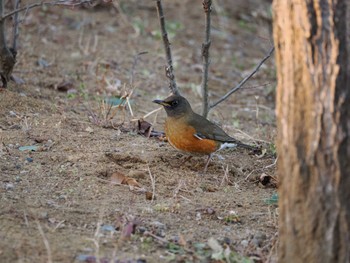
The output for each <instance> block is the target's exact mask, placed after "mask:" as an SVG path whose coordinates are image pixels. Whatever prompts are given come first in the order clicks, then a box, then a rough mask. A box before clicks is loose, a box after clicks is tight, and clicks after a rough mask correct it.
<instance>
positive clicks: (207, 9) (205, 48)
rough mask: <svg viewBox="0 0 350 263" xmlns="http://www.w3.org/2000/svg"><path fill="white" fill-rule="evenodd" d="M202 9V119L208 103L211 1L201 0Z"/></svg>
mask: <svg viewBox="0 0 350 263" xmlns="http://www.w3.org/2000/svg"><path fill="white" fill-rule="evenodd" d="M202 4H203V9H204V13H205V41H204V43H203V44H202V58H203V76H202V95H203V111H202V115H203V117H204V118H206V117H207V116H208V112H209V109H208V107H209V101H208V70H209V64H210V61H209V48H210V43H211V41H210V24H211V21H210V14H211V0H203V3H202Z"/></svg>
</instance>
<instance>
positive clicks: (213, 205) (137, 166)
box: [0, 1, 277, 262]
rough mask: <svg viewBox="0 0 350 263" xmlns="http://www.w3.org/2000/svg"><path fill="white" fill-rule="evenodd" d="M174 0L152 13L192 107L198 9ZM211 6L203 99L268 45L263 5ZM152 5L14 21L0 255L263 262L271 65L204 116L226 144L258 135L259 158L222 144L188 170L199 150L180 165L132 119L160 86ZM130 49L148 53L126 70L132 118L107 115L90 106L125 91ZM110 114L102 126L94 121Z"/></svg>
mask: <svg viewBox="0 0 350 263" xmlns="http://www.w3.org/2000/svg"><path fill="white" fill-rule="evenodd" d="M181 3H183V1H165V2H164V6H165V7H166V9H165V12H166V15H167V18H168V20H167V21H168V24H169V33H170V36H171V37H172V48H173V54H174V60H175V64H176V74H177V79H178V82H179V86H180V87H181V90H182V92H183V93H184V94H185V95H186V96H187V97H188V98H189V100H190V101H191V102H192V105H193V107H194V108H195V109H196V110H197V111H200V97H199V93H198V88H197V86H198V84H199V83H200V78H201V73H200V66H201V58H200V46H201V42H202V35H203V33H202V32H203V29H202V28H203V23H202V22H203V17H202V13H201V12H202V10H201V6H200V5H199V6H197V4H195V3H193V2H192V1H187V2H186V5H184V4H181ZM219 3H220V4H221V5H217V6H215V12H214V16H213V28H214V29H213V43H212V47H211V48H212V49H211V56H212V57H211V68H210V82H209V84H210V87H211V99H212V100H215V99H217V98H218V97H219V96H220V95H222V94H224V93H225V91H226V90H228V89H229V88H230V87H232V86H234V85H235V83H237V82H238V81H239V80H240V79H241V78H242V76H245V75H246V74H247V73H248V72H249V71H250V70H252V68H253V67H254V65H255V64H256V63H257V62H258V61H259V60H260V59H261V58H262V57H263V56H264V55H265V53H266V51H267V50H268V49H269V45H270V43H269V41H268V40H266V39H269V37H270V36H269V32H268V25H267V24H266V23H265V22H264V19H262V18H261V17H263V18H264V17H266V16H267V17H268V15H265V14H266V13H267V14H268V10H269V6H268V4H262V3H260V2H259V4H257V3H255V4H256V5H254V1H248V2H246V3H243V2H242V3H241V4H238V6H237V9H235V8H233V7H230V6H228V5H227V6H226V7H225V2H224V1H223V2H222V3H221V2H219ZM153 4H154V3H153V2H150V3H146V2H145V3H142V4H140V3H139V2H138V1H135V2H131V3H129V2H125V3H122V4H121V5H120V6H119V8H120V9H119V12H117V11H115V10H114V9H112V10H111V9H110V8H100V9H97V10H96V9H93V10H86V9H76V10H66V9H65V10H63V9H56V8H52V9H41V10H35V11H33V12H30V13H29V14H28V16H27V17H26V19H25V21H24V23H23V25H22V27H21V35H20V49H19V51H20V53H19V58H18V65H17V67H16V72H15V74H16V75H17V76H19V77H20V78H22V79H23V80H24V81H25V84H22V85H15V84H13V83H12V84H10V87H9V88H8V89H7V90H4V91H1V92H0V101H1V104H0V129H1V130H0V131H1V133H0V136H1V145H0V169H1V179H0V184H1V185H0V186H1V187H0V194H1V202H0V226H1V227H0V261H1V262H17V261H18V262H47V261H48V259H51V260H52V261H53V262H94V260H95V261H97V259H98V258H104V259H106V258H109V259H111V258H115V259H118V260H120V262H128V261H127V260H130V261H129V262H133V261H134V262H136V261H137V260H139V262H142V260H146V261H147V262H155V261H161V262H163V261H166V260H168V261H171V260H173V261H197V262H199V261H200V262H205V261H210V259H211V257H212V256H214V257H215V256H216V257H217V258H222V259H223V258H224V255H225V253H224V252H221V250H220V249H225V251H229V250H230V251H231V253H228V252H227V255H229V257H230V258H231V259H234V260H236V261H238V262H247V260H249V258H250V259H251V260H254V261H258V262H259V261H262V262H265V261H267V260H273V258H274V255H275V251H274V250H273V249H272V248H274V247H275V242H276V224H277V218H276V217H277V215H276V207H275V206H274V205H271V203H273V202H272V201H271V200H269V199H271V196H273V194H274V193H275V189H274V188H273V187H269V186H267V187H265V186H262V185H261V184H259V182H258V178H259V177H260V175H262V174H263V173H265V174H267V175H271V176H273V175H274V173H275V171H274V166H273V165H271V164H273V163H274V158H273V155H271V149H272V148H271V145H269V144H268V142H273V139H274V136H275V127H274V112H273V105H272V103H271V98H273V88H274V84H275V83H274V82H275V80H274V68H273V63H272V62H269V63H267V64H266V65H264V66H263V69H262V70H261V71H260V72H259V73H258V77H256V78H254V79H252V80H251V82H250V83H249V84H248V86H250V88H247V89H244V90H242V91H241V92H239V93H236V94H237V95H236V94H235V95H234V96H233V97H231V98H230V99H229V100H228V101H226V102H224V103H222V104H220V106H218V107H217V108H215V109H214V110H213V111H212V112H211V115H210V119H211V120H213V121H215V122H217V123H219V124H220V125H222V127H223V128H224V129H225V130H226V131H227V132H228V133H229V134H231V135H233V136H235V137H237V138H238V139H241V140H243V141H245V142H253V141H258V142H265V143H262V145H263V148H264V149H267V153H266V154H265V155H264V156H256V155H251V154H250V153H249V152H247V151H245V150H240V149H234V150H227V151H222V152H220V153H219V155H217V156H216V157H215V158H214V159H213V161H212V162H211V164H210V165H209V169H208V172H207V174H205V175H204V176H201V175H200V172H201V171H202V169H203V167H204V162H205V158H204V157H203V158H201V157H194V158H192V159H191V160H190V161H188V162H185V163H184V164H182V163H183V159H182V155H181V154H180V153H178V152H177V151H176V150H174V149H173V148H171V147H170V146H169V145H168V144H167V143H166V142H164V141H163V140H162V139H161V138H146V137H144V136H142V135H139V134H138V133H137V131H138V129H137V121H135V120H137V119H139V118H141V117H142V116H144V115H145V114H147V113H148V112H150V111H152V110H154V109H156V108H157V106H156V105H154V104H153V103H152V102H151V101H152V99H154V98H157V97H158V98H163V97H165V96H167V94H168V92H169V91H168V89H167V88H166V86H167V81H166V79H165V77H164V59H163V56H164V55H163V49H162V48H163V46H162V43H161V41H160V39H159V28H158V21H157V19H156V12H155V9H154V6H153ZM252 7H254V9H252ZM238 8H241V9H238ZM242 8H244V9H242ZM120 10H123V13H120ZM239 10H247V13H246V14H245V15H242V14H241V13H240V11H239ZM264 38H265V39H264ZM89 43H90V44H89ZM141 51H148V54H145V55H142V56H140V58H139V60H138V62H137V64H136V67H135V71H134V74H133V79H134V82H133V86H134V87H135V89H134V91H133V94H132V97H131V107H132V110H133V114H134V116H131V115H130V112H129V110H127V109H117V110H114V109H113V110H112V113H111V114H109V116H110V117H113V118H112V119H111V120H106V118H105V117H103V116H104V113H105V112H106V111H105V109H106V107H107V106H106V105H105V104H103V103H102V102H101V101H103V99H104V98H106V97H110V98H112V99H113V100H114V101H115V100H118V99H116V98H117V97H118V96H121V95H123V94H124V92H130V91H131V87H130V82H129V79H130V75H131V69H132V64H133V61H134V56H135V55H136V54H137V53H139V52H141ZM266 83H268V84H266ZM262 84H266V85H264V86H261V85H262ZM67 90H68V91H67ZM94 114H95V115H94ZM155 115H156V114H153V115H151V116H150V117H147V118H146V120H147V121H149V122H151V123H154V124H155V129H156V130H158V131H160V130H162V123H163V122H164V117H165V114H164V112H163V111H160V112H159V113H158V116H157V117H155ZM89 116H90V118H89ZM91 116H94V117H91ZM110 123H113V124H114V127H113V128H111V127H109V128H106V127H104V126H110V125H109V124H110ZM104 124H108V125H104ZM23 146H31V147H33V146H34V148H35V151H30V149H33V148H29V149H28V148H27V149H26V148H21V147H23ZM114 172H118V173H119V174H123V175H126V176H129V177H130V178H133V179H135V180H136V181H137V182H138V183H139V184H141V186H142V187H143V188H144V189H145V191H148V192H154V193H155V196H156V199H155V200H153V201H152V200H149V199H150V198H149V196H148V198H146V196H145V193H144V191H140V190H139V189H138V188H136V187H133V186H131V187H130V186H128V185H115V184H113V183H115V182H116V180H117V181H118V178H117V177H116V175H113V176H112V174H113V173H114ZM131 233H133V234H131ZM208 240H209V244H208ZM215 240H216V241H218V244H217V243H216V241H215ZM215 249H216V250H217V251H215ZM227 257H228V256H227ZM89 260H90V261H89ZM244 260H246V261H244Z"/></svg>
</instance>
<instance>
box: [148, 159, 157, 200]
mask: <svg viewBox="0 0 350 263" xmlns="http://www.w3.org/2000/svg"><path fill="white" fill-rule="evenodd" d="M147 169H148V174H149V178H150V179H151V185H152V200H151V202H153V200H154V198H155V196H156V180H155V178H154V176H153V175H152V173H151V169H150V168H149V165H147Z"/></svg>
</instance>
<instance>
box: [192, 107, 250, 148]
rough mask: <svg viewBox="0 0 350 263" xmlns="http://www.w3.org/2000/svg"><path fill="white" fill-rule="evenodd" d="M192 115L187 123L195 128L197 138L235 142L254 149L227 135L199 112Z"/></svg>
mask: <svg viewBox="0 0 350 263" xmlns="http://www.w3.org/2000/svg"><path fill="white" fill-rule="evenodd" d="M192 116H193V117H192V118H191V119H190V120H189V124H190V125H191V126H192V127H194V128H195V129H196V133H195V134H193V136H195V137H196V138H198V139H209V140H215V141H219V142H229V143H235V144H237V146H241V147H244V148H248V149H255V147H253V146H250V145H247V144H244V143H242V142H241V141H239V140H236V139H235V138H232V137H231V136H229V135H228V134H227V133H226V132H225V131H224V130H223V129H221V128H220V127H219V126H217V125H216V124H214V123H212V122H210V121H209V120H207V119H206V118H204V117H203V116H201V115H199V114H193V115H192Z"/></svg>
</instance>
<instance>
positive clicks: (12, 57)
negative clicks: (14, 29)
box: [0, 0, 16, 88]
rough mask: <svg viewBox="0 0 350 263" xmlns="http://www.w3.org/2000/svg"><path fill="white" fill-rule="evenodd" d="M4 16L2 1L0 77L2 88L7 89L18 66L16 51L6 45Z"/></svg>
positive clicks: (0, 13)
mask: <svg viewBox="0 0 350 263" xmlns="http://www.w3.org/2000/svg"><path fill="white" fill-rule="evenodd" d="M3 14H4V1H3V0H0V17H1V19H0V76H1V80H2V86H3V87H4V88H6V86H7V82H8V81H9V80H10V77H11V75H12V70H13V68H14V66H15V64H16V51H14V50H12V51H11V50H10V49H9V48H8V47H7V44H6V36H5V19H2V16H3Z"/></svg>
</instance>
